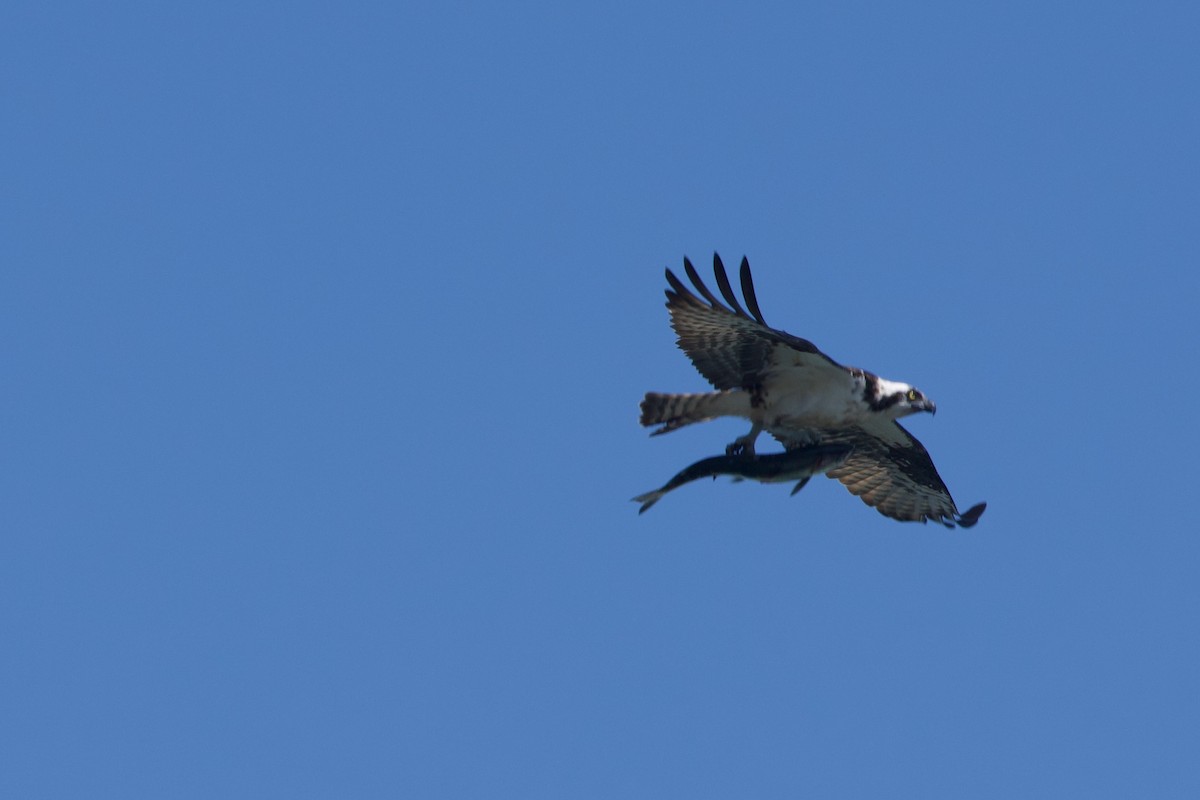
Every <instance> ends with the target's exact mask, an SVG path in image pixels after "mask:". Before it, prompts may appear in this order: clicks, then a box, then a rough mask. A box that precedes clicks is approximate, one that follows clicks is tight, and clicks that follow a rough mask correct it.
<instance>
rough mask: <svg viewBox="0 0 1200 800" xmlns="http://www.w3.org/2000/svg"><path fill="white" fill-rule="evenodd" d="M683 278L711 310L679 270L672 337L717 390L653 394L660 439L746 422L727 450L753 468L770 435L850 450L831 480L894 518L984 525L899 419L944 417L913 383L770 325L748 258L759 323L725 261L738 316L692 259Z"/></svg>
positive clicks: (650, 400) (726, 290)
mask: <svg viewBox="0 0 1200 800" xmlns="http://www.w3.org/2000/svg"><path fill="white" fill-rule="evenodd" d="M683 268H684V271H685V272H686V273H687V276H688V278H689V279H690V280H691V282H692V284H693V285H694V286H695V287H696V290H697V291H699V293H700V295H701V296H702V297H703V298H704V300H701V299H700V298H699V297H697V296H696V295H694V294H693V293H692V292H691V291H690V290H689V289H688V288H687V286H685V285H684V283H683V282H682V281H680V280H679V279H678V278H677V277H675V275H674V274H673V273H672V272H671V270H669V269H668V270H667V283H668V284H670V287H671V288H669V289H668V290H667V292H666V294H667V310H668V311H669V312H670V314H671V327H672V328H674V330H675V333H676V335H677V336H678V337H679V342H678V343H679V347H680V348H681V349H682V350H683V351H684V352H685V353H686V354H687V356H688V358H690V359H691V361H692V363H693V364H694V365H695V367H696V369H697V370H699V371H700V374H701V375H703V376H704V377H705V378H707V379H708V381H709V383H711V384H712V385H713V386H714V387H716V389H717V391H715V392H706V393H702V394H660V393H657V392H650V393H648V394H647V395H646V397H645V398H644V399H643V400H642V404H641V411H642V415H641V423H642V425H645V426H651V425H659V426H661V427H659V428H658V430H656V431H654V432H653V434H651V435H655V436H656V435H658V434H662V433H668V432H670V431H673V430H676V429H678V428H681V427H683V426H684V425H689V424H691V423H693V422H703V421H706V420H710V419H713V418H715V417H728V416H732V417H743V418H745V419H748V420H749V421H750V423H751V428H750V431H749V432H748V433H746V434H745V435H744V436H740V437H738V438H737V439H736V440H734V442H733V443H732V444H730V445H729V446H728V447H727V448H726V453H727V454H729V455H742V456H744V457H747V458H752V457H753V456H754V443H755V440H756V439H757V438H758V435H759V433H761V432H762V431H764V430H765V431H767V432H768V433H769V434H771V435H772V436H774V437H775V438H776V439H778V440H779V441H780V442H781V443H782V444H783V446H784V448H785V450H793V449H797V448H804V447H811V446H813V445H832V444H840V445H849V446H850V447H852V448H853V450H852V451H851V453H850V456H849V458H848V459H846V461H845V463H843V464H841V465H840V466H837V467H836V468H834V469H830V470H829V471H828V472H826V474H827V475H828V476H829V477H830V478H836V479H837V480H839V481H841V482H842V484H844V485H845V487H846V488H847V489H849V490H850V492H851V493H853V494H855V495H858V496H859V497H861V498H862V500H863V502H865V503H866V504H867V505H869V506H872V507H874V508H875V509H876V510H878V511H879V513H881V514H883V515H884V516H887V517H891V518H892V519H897V520H902V521H917V522H926V521H928V520H933V521H934V522H940V523H941V524H943V525H945V526H946V527H948V528H953V527H955V525H959V526H962V527H964V528H969V527H971V526H972V525H974V524H975V523H976V522H977V521H978V520H979V516H980V515H981V514H982V513H983V511H984V509H985V508H986V507H987V504H986V503H979V504H978V505H975V506H972V507H971V508H970V509H968V510H967V511H966V513H964V514H959V512H958V507H957V506H956V505H955V504H954V499H953V498H952V497H951V496H950V492H949V490H948V489H947V488H946V484H945V483H943V482H942V479H941V477H940V476H939V475H938V472H937V469H936V468H935V467H934V466H933V460H932V459H931V458H930V457H929V453H928V451H926V450H925V448H924V446H922V445H921V443H920V442H918V441H917V440H916V438H914V437H913V435H912V434H910V433H909V432H908V431H906V430H905V429H904V428H903V427H901V426H900V424H899V423H898V422H897V421H896V420H898V419H899V418H901V417H906V416H908V415H910V414H917V413H920V412H922V411H927V412H929V413H930V414H932V413H934V412H935V411H936V410H937V407H936V406H935V405H934V403H933V401H932V400H930V399H929V398H928V397H926V396H925V395H924V394H923V393H922V392H921V391H920V390H919V389H917V388H915V387H913V386H910V385H909V384H907V383H900V382H898V381H889V380H886V379H884V378H881V377H879V376H878V375H875V374H873V373H871V372H867V371H866V370H862V369H857V368H855V367H847V366H843V365H841V364H839V363H838V362H836V361H834V360H833V359H832V358H830V357H829V356H827V355H825V354H824V353H822V352H821V351H820V350H819V349H817V346H816V345H814V344H813V343H812V342H810V341H808V340H807V339H801V338H800V337H798V336H792V335H791V334H789V333H785V332H783V331H781V330H776V329H774V328H771V327H769V326H768V325H767V323H766V320H764V319H763V315H762V312H761V311H760V310H759V307H758V299H757V297H756V296H755V294H754V284H753V281H752V280H751V277H750V263H749V261H747V259H745V258H743V259H742V264H741V271H740V278H741V285H742V296H743V297H744V298H745V301H746V306H747V308H748V309H749V313H747V311H745V310H743V309H742V306H741V304H739V303H738V299H737V296H736V295H735V294H734V293H733V288H732V287H731V286H730V284H729V278H728V277H727V276H726V274H725V265H724V264H722V263H721V259H720V257H719V256H717V255H716V254H714V255H713V274H714V275H715V277H716V280H717V287H718V289H720V292H721V296H722V297H723V298H724V299H725V302H726V303H728V304H729V305H728V306H726V305H724V304H722V303H721V301H720V300H718V299H717V297H716V296H715V295H714V294H713V293H712V292H711V291H709V289H708V287H707V286H705V285H704V282H703V281H702V280H701V279H700V276H699V275H698V274H697V273H696V270H695V268H694V267H693V266H692V263H691V262H690V261H689V260H688V259H687V258H684V260H683ZM706 301H707V302H706Z"/></svg>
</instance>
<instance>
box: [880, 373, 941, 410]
mask: <svg viewBox="0 0 1200 800" xmlns="http://www.w3.org/2000/svg"><path fill="white" fill-rule="evenodd" d="M872 377H874V376H871V377H868V378H867V385H866V392H865V396H864V399H865V400H866V401H867V404H868V405H870V407H871V408H872V409H873V410H874V411H876V412H879V413H883V414H886V415H887V416H889V417H891V418H892V419H899V418H900V417H907V416H908V415H909V414H916V413H918V412H920V411H928V412H929V413H930V414H933V413H935V412H936V411H937V406H936V405H935V404H934V402H933V401H932V400H930V399H929V398H928V397H926V396H925V393H924V392H922V391H921V390H920V389H918V388H916V387H915V386H909V385H908V384H907V383H900V382H898V381H889V380H885V379H884V378H874V380H872Z"/></svg>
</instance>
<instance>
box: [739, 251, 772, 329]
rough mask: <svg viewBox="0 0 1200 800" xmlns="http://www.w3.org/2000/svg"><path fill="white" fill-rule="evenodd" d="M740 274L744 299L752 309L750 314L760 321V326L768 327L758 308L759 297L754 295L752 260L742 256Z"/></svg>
mask: <svg viewBox="0 0 1200 800" xmlns="http://www.w3.org/2000/svg"><path fill="white" fill-rule="evenodd" d="M738 273H739V277H740V279H741V281H742V297H744V298H746V307H747V308H749V309H750V313H751V314H753V315H754V318H755V319H756V320H758V321H759V324H761V325H766V324H767V321H766V320H765V319H763V315H762V310H761V309H759V307H758V297H757V296H755V294H754V279H753V278H751V277H750V259H748V258H746V257H745V256H742V265H741V267H740V268H739V269H738Z"/></svg>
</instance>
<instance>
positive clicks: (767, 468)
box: [633, 444, 854, 514]
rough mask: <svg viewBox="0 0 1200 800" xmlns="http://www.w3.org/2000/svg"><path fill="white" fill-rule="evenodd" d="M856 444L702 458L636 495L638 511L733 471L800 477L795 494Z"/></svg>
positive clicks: (762, 477) (736, 475) (737, 476)
mask: <svg viewBox="0 0 1200 800" xmlns="http://www.w3.org/2000/svg"><path fill="white" fill-rule="evenodd" d="M853 451H854V448H853V447H851V446H850V445H847V444H819V445H810V446H806V447H796V448H794V449H792V450H787V451H785V452H782V453H769V454H766V455H753V456H747V455H724V456H713V457H712V458H702V459H700V460H699V461H697V462H696V463H695V464H692V465H691V466H688V467H685V468H684V469H683V470H681V471H680V472H679V474H677V475H676V476H675V477H674V478H671V480H669V481H667V482H666V484H665V485H664V486H663V487H662V488H661V489H656V490H654V491H653V492H646V493H645V494H641V495H638V496H637V497H635V498H633V502H635V503H641V504H642V507H641V508H640V509H638V513H639V514H643V513H645V511H646V509H648V508H650V506H652V505H654V504H655V503H657V502H658V501H659V500H661V499H662V498H663V495H665V494H666V493H667V492H669V491H672V490H673V489H678V488H679V487H680V486H683V485H684V484H685V483H691V482H692V481H694V480H697V479H699V478H708V477H713V478H715V477H717V476H718V475H730V476H732V477H733V479H734V480H735V481H740V480H751V481H758V482H759V483H787V482H789V481H797V483H796V487H795V488H794V489H792V494H795V493H796V492H798V491H800V490H801V489H802V488H804V484H806V483H808V481H809V478H811V477H812V476H813V475H819V474H821V473H823V472H827V471H828V470H831V469H836V468H837V467H840V466H841V465H842V464H844V463H846V459H848V458H849V457H850V453H852V452H853Z"/></svg>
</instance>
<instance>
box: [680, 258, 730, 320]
mask: <svg viewBox="0 0 1200 800" xmlns="http://www.w3.org/2000/svg"><path fill="white" fill-rule="evenodd" d="M683 271H684V272H686V273H687V276H688V280H690V281H691V282H692V285H693V286H695V287H696V291H698V292H700V294H701V295H702V296H703V297H704V299H705V300H707V301H708V304H709V305H711V306H712V307H713V308H716V309H720V310H721V311H728V310H729V309H727V308H726V307H725V306H723V305H721V301H720V300H718V299H717V296H716V295H714V294H713V293H712V292H711V291H709V289H708V287H707V286H705V285H704V281H702V280H701V279H700V273H698V272H696V268H695V267H693V266H692V262H691V261H690V260H689V259H688V257H687V256H684V257H683ZM697 302H699V301H697Z"/></svg>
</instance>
